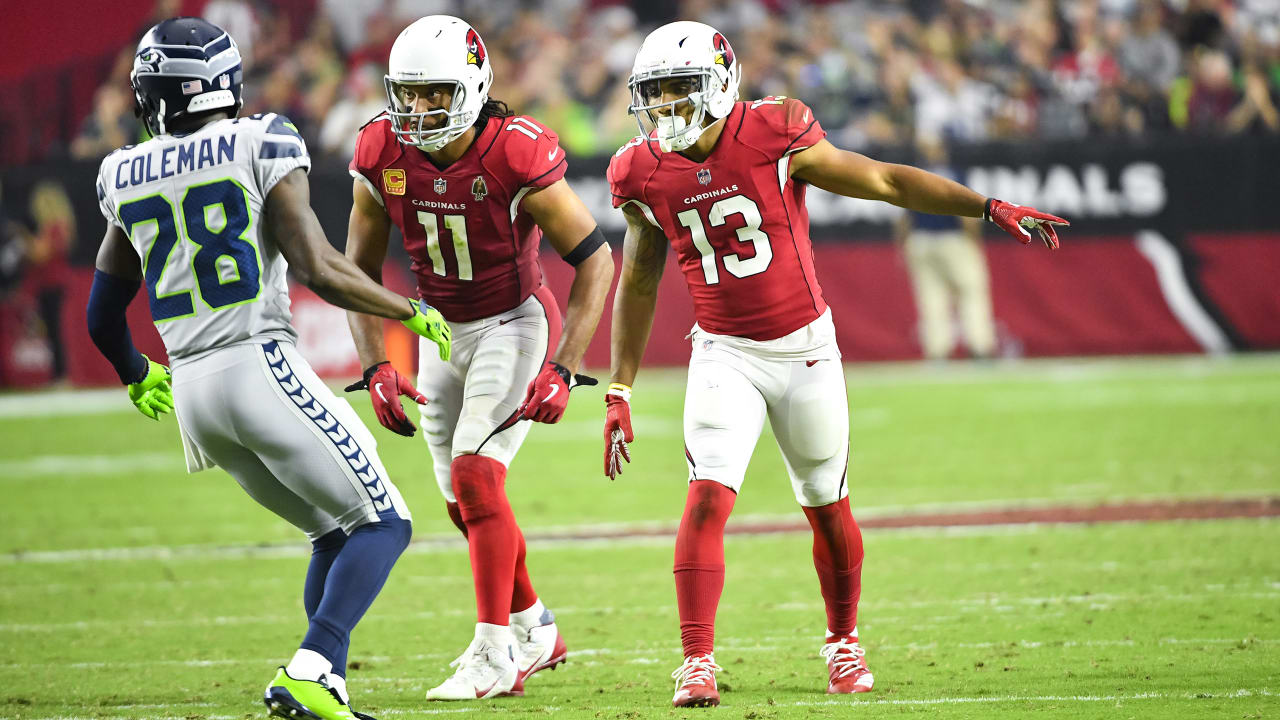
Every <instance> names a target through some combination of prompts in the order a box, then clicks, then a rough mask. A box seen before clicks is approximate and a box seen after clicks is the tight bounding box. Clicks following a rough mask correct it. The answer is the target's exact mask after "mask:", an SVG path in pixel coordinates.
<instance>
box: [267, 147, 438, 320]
mask: <svg viewBox="0 0 1280 720" xmlns="http://www.w3.org/2000/svg"><path fill="white" fill-rule="evenodd" d="M266 216H267V224H266V229H267V231H268V232H270V233H271V236H272V237H273V238H274V239H275V241H276V245H277V246H278V247H279V248H280V252H281V253H282V254H283V255H284V257H285V259H286V260H288V261H289V268H290V270H292V271H293V274H294V277H296V278H297V279H298V281H299V282H301V283H302V284H303V285H306V286H307V287H309V288H311V289H312V290H314V291H315V293H316V294H317V295H319V296H320V297H321V298H323V299H324V300H325V301H326V302H328V303H331V304H333V305H337V306H338V307H342V308H345V309H347V310H353V311H355V312H361V313H371V314H373V315H380V316H382V317H387V318H392V319H394V320H401V321H404V320H409V319H411V318H413V317H414V315H416V314H417V312H416V310H415V308H414V307H413V306H412V305H411V304H410V303H409V301H408V300H407V299H406V298H404V297H402V296H400V295H397V294H396V293H393V292H391V291H390V290H388V289H386V288H384V287H382V286H381V285H379V284H378V283H376V282H374V281H373V280H372V279H370V278H369V276H368V275H367V274H365V273H363V272H361V271H360V268H358V267H356V265H355V264H354V263H352V262H351V261H350V260H348V259H347V258H345V257H343V255H342V253H340V252H338V251H337V250H334V249H333V246H331V245H330V244H329V241H328V240H326V239H325V236H324V230H323V229H322V228H321V227H320V221H319V220H317V219H316V214H315V211H313V210H312V209H311V189H310V187H309V186H308V185H307V175H306V173H305V172H303V171H302V170H301V169H298V170H293V171H291V172H290V173H289V174H288V175H285V176H284V178H282V179H281V180H280V181H279V182H278V183H276V185H275V187H273V188H271V192H270V193H268V194H267V203H266Z"/></svg>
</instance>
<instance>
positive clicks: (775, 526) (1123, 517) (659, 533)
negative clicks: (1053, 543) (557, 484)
mask: <svg viewBox="0 0 1280 720" xmlns="http://www.w3.org/2000/svg"><path fill="white" fill-rule="evenodd" d="M857 514H858V513H857V509H856V508H855V509H854V517H857ZM1277 516H1280V497H1268V498H1250V499H1245V500H1208V499H1206V500H1179V501H1162V502H1126V503H1107V504H1098V505H1058V506H1047V507H1046V506H1039V507H1024V508H1018V507H1011V508H1004V509H1001V508H991V509H985V510H973V511H967V512H948V513H909V514H902V515H875V516H871V517H865V518H858V525H859V526H861V527H862V528H863V529H864V530H867V529H877V528H924V527H966V526H970V527H971V526H984V525H987V526H989V525H1025V524H1030V523H1045V524H1061V523H1115V522H1160V521H1168V520H1221V519H1227V518H1262V517H1277ZM808 529H809V526H808V524H806V523H805V522H804V521H803V520H796V521H794V522H777V521H773V522H763V523H762V522H740V523H734V522H731V523H730V524H729V527H728V528H726V529H725V532H726V533H728V534H730V535H759V534H766V533H784V532H799V531H805V530H808ZM672 535H675V528H672V527H655V528H625V529H624V528H619V529H617V530H611V529H603V528H598V529H593V530H591V531H583V532H564V533H556V532H553V533H537V532H533V533H529V539H530V540H534V539H537V540H602V539H611V538H634V537H665V536H672Z"/></svg>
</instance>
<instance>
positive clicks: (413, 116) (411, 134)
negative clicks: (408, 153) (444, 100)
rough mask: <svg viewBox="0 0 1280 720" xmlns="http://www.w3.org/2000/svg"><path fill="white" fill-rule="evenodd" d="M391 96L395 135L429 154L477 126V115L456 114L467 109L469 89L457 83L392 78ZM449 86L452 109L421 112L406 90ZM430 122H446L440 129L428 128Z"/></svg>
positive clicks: (386, 79)
mask: <svg viewBox="0 0 1280 720" xmlns="http://www.w3.org/2000/svg"><path fill="white" fill-rule="evenodd" d="M383 84H384V86H385V88H386V92H387V103H388V108H387V115H388V116H390V118H391V131H392V132H393V133H395V136H396V138H397V139H398V140H400V142H402V143H405V144H406V145H415V146H417V147H419V148H421V149H422V150H425V151H427V152H435V151H436V150H439V149H440V148H442V147H444V146H445V145H448V144H449V143H451V142H453V141H454V140H456V139H457V138H458V137H459V136H461V135H462V134H463V133H464V132H466V131H467V128H469V127H471V126H472V125H474V124H475V122H476V118H477V117H478V113H476V112H475V111H466V110H456V111H455V110H453V109H452V108H465V107H466V106H467V88H466V86H465V85H464V84H463V83H461V82H459V81H457V80H448V79H444V80H416V79H415V80H412V81H410V80H396V79H393V78H392V77H391V76H390V75H387V76H385V77H384V79H383ZM427 85H448V86H450V87H452V88H453V91H452V93H451V97H450V100H449V107H448V108H437V109H434V110H424V111H422V112H418V111H415V110H414V104H413V102H412V100H410V99H409V97H408V95H407V93H406V90H407V89H408V88H410V87H417V88H420V87H425V86H427ZM428 118H444V122H442V123H441V124H440V126H439V127H430V128H429V127H427V126H428V125H429V124H430V122H433V121H429V120H428Z"/></svg>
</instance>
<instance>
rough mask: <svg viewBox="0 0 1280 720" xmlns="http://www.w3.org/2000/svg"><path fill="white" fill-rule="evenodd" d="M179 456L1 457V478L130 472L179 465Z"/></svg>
mask: <svg viewBox="0 0 1280 720" xmlns="http://www.w3.org/2000/svg"><path fill="white" fill-rule="evenodd" d="M182 467H183V465H182V456H181V455H174V454H171V453H130V454H125V455H34V456H31V457H26V458H21V459H15V460H0V481H4V482H24V481H27V480H30V479H31V477H32V476H39V475H66V476H67V477H68V478H69V479H77V478H79V477H81V476H84V475H111V474H122V473H133V472H137V471H139V470H164V469H174V470H175V471H176V470H177V469H179V468H182Z"/></svg>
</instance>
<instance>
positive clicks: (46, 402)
mask: <svg viewBox="0 0 1280 720" xmlns="http://www.w3.org/2000/svg"><path fill="white" fill-rule="evenodd" d="M123 412H137V410H135V409H134V407H133V405H131V404H130V403H129V395H128V394H127V393H125V392H124V391H123V390H122V389H120V388H100V389H96V390H45V391H37V392H20V393H5V394H3V395H0V419H10V418H37V417H62V416H66V415H101V414H103V413H123Z"/></svg>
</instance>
